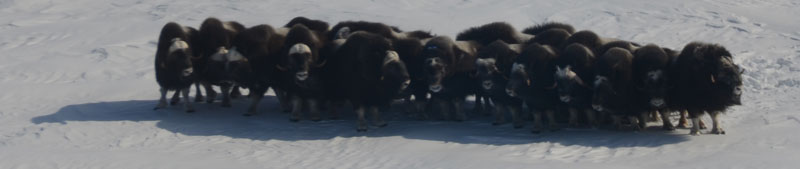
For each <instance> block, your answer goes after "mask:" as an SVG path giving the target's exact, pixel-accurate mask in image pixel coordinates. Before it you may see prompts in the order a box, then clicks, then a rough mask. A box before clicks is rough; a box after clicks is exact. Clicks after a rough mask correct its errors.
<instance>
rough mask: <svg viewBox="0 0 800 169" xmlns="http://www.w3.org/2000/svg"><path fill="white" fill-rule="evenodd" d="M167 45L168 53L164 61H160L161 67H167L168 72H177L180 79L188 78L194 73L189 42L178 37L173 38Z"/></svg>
mask: <svg viewBox="0 0 800 169" xmlns="http://www.w3.org/2000/svg"><path fill="white" fill-rule="evenodd" d="M171 43H172V44H171V45H170V46H169V53H168V54H167V57H166V59H165V61H164V62H162V63H161V65H160V66H161V68H165V69H167V70H168V71H169V72H175V73H176V74H179V75H180V76H178V77H180V78H181V79H187V78H190V77H191V76H192V75H193V74H194V69H193V66H192V60H191V59H192V52H191V50H190V49H189V44H187V43H186V41H183V40H181V39H180V38H174V39H172V41H171Z"/></svg>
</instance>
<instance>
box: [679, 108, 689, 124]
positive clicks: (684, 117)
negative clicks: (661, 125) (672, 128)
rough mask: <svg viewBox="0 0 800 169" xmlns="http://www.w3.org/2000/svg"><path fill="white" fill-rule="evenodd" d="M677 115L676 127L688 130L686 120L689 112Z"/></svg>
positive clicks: (687, 121) (681, 112)
mask: <svg viewBox="0 0 800 169" xmlns="http://www.w3.org/2000/svg"><path fill="white" fill-rule="evenodd" d="M678 113H679V114H681V117H680V119H678V127H680V128H689V120H688V116H689V111H687V110H683V111H680V112H678Z"/></svg>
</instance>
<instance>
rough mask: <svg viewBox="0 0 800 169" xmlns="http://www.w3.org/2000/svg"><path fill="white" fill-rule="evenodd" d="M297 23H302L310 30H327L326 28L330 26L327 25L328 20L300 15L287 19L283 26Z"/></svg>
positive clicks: (289, 26) (287, 26) (288, 26)
mask: <svg viewBox="0 0 800 169" xmlns="http://www.w3.org/2000/svg"><path fill="white" fill-rule="evenodd" d="M297 24H301V25H304V26H306V27H308V29H311V30H314V31H317V32H327V31H328V28H329V27H330V26H328V22H325V21H322V20H314V19H309V18H306V17H302V16H298V17H295V18H292V20H289V23H286V25H284V26H283V27H286V28H291V27H292V26H294V25H297Z"/></svg>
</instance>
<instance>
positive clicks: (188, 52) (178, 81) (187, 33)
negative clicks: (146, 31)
mask: <svg viewBox="0 0 800 169" xmlns="http://www.w3.org/2000/svg"><path fill="white" fill-rule="evenodd" d="M196 35H197V30H195V29H194V28H191V27H183V26H181V25H179V24H177V23H174V22H170V23H167V24H166V25H164V27H163V28H162V29H161V33H160V34H159V37H158V47H157V49H156V56H155V72H156V82H158V85H159V86H160V87H161V99H160V100H159V105H158V106H156V108H155V109H158V108H164V107H165V106H166V94H167V91H171V90H175V95H173V98H172V104H173V105H174V104H177V102H178V101H179V100H180V98H179V97H178V96H179V93H184V95H183V96H184V100H185V102H186V103H185V104H186V111H187V112H193V111H194V108H192V107H191V103H190V101H189V88H190V87H191V85H192V83H194V81H195V73H194V68H193V65H192V60H191V59H192V58H193V57H194V54H193V52H192V51H193V50H192V45H189V43H190V42H191V41H192V40H193V39H194V38H196ZM176 43H179V44H186V45H188V46H185V47H187V48H183V49H177V48H176V49H172V51H170V50H171V49H170V48H171V47H172V46H173V45H175V44H176Z"/></svg>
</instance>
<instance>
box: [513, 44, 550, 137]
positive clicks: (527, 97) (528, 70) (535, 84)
mask: <svg viewBox="0 0 800 169" xmlns="http://www.w3.org/2000/svg"><path fill="white" fill-rule="evenodd" d="M557 52H558V51H557V50H556V49H555V48H553V47H551V46H549V45H540V44H538V43H533V44H529V45H527V46H526V47H525V49H523V50H522V54H521V55H520V56H519V58H517V60H516V61H515V62H514V65H513V66H512V68H511V80H510V81H509V82H508V85H507V86H506V92H507V93H508V95H509V96H512V97H517V98H521V99H522V100H524V101H525V104H527V105H528V108H529V109H530V110H531V111H532V113H533V117H534V120H535V124H534V125H535V126H534V128H533V130H532V132H533V133H539V132H540V131H541V130H542V129H544V126H543V125H542V112H544V113H545V114H546V115H547V119H548V121H549V124H548V125H549V129H550V130H556V120H555V114H554V111H555V109H556V108H557V106H558V105H559V104H558V97H557V94H556V90H555V88H556V82H555V80H554V79H553V74H554V73H555V72H556V66H555V61H556V59H558V53H557ZM515 121H517V120H515Z"/></svg>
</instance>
